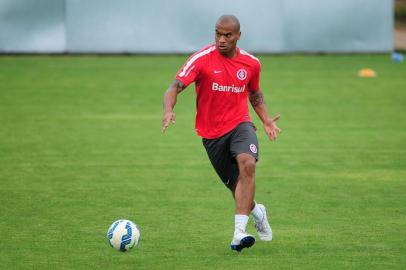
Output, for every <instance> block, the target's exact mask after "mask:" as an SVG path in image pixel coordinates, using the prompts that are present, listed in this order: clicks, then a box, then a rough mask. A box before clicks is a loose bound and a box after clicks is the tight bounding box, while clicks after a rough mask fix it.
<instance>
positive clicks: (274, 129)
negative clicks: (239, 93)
mask: <svg viewBox="0 0 406 270" xmlns="http://www.w3.org/2000/svg"><path fill="white" fill-rule="evenodd" d="M248 97H249V100H250V103H251V105H252V107H253V108H254V110H255V112H256V113H257V115H258V117H259V118H260V119H261V121H262V123H263V125H264V129H265V132H266V134H267V135H268V137H269V139H271V140H272V141H273V140H275V139H276V138H277V137H278V135H279V133H280V132H281V130H280V128H278V126H277V125H276V121H277V120H278V119H279V118H280V117H281V116H280V114H278V115H276V116H275V117H273V118H271V117H269V116H268V112H267V109H266V104H265V98H264V94H263V93H262V91H261V89H258V90H256V91H248Z"/></svg>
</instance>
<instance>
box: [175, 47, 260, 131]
mask: <svg viewBox="0 0 406 270" xmlns="http://www.w3.org/2000/svg"><path fill="white" fill-rule="evenodd" d="M260 70H261V65H260V62H259V60H258V59H257V58H256V57H254V56H252V55H251V54H249V53H247V52H245V51H244V50H241V49H239V48H237V54H236V56H235V57H233V58H227V57H224V56H223V55H221V54H220V52H218V50H217V49H216V46H215V45H211V46H208V47H206V48H203V49H202V50H200V51H198V52H196V53H195V54H193V55H192V56H191V57H190V58H189V59H188V60H187V62H186V63H185V65H184V66H183V67H182V68H181V69H180V70H179V71H178V73H177V74H176V79H177V80H179V81H181V82H182V83H183V84H184V85H185V86H188V85H189V84H191V83H192V82H195V87H196V99H197V102H196V105H197V113H196V132H197V134H198V135H199V136H201V137H203V138H206V139H214V138H218V137H221V136H222V135H224V134H226V133H227V132H229V131H231V130H232V129H234V128H235V127H236V126H237V125H238V124H240V123H241V122H249V121H251V118H250V116H249V110H248V91H257V90H258V89H259V74H260Z"/></svg>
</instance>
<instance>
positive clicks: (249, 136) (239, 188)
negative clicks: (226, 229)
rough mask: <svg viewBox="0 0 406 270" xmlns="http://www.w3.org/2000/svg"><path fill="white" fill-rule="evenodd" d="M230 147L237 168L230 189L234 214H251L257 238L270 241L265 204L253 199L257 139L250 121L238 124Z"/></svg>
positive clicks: (246, 218) (270, 234) (246, 215)
mask: <svg viewBox="0 0 406 270" xmlns="http://www.w3.org/2000/svg"><path fill="white" fill-rule="evenodd" d="M230 149H231V152H232V153H233V156H234V157H235V159H236V161H237V163H238V168H239V177H238V180H237V182H236V185H235V187H234V189H232V193H233V196H234V199H235V203H236V215H239V214H242V215H243V216H245V218H244V219H245V220H248V215H249V214H251V215H252V217H253V218H254V222H255V228H256V230H257V232H258V235H259V238H260V239H261V240H265V241H270V240H272V230H271V227H270V225H269V222H268V219H267V215H266V209H265V206H264V205H262V204H257V203H256V202H255V201H254V198H255V165H256V161H257V160H258V140H257V137H256V132H255V127H254V126H253V124H252V123H242V124H240V125H239V126H238V128H237V129H236V130H235V133H234V136H233V138H232V144H231V147H230ZM236 227H237V226H236ZM237 230H238V229H236V231H237Z"/></svg>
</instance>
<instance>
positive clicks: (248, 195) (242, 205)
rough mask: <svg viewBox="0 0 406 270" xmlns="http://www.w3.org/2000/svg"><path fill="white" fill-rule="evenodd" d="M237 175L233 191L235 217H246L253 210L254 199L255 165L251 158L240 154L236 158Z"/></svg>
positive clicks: (248, 155) (253, 159)
mask: <svg viewBox="0 0 406 270" xmlns="http://www.w3.org/2000/svg"><path fill="white" fill-rule="evenodd" d="M235 159H236V160H237V164H238V169H239V175H238V180H237V184H236V187H235V191H234V199H235V213H236V215H246V216H248V215H249V214H250V213H251V210H252V209H253V208H254V206H255V203H254V197H255V163H256V160H255V158H254V157H253V156H251V155H250V154H246V153H241V154H239V155H237V156H236V158H235Z"/></svg>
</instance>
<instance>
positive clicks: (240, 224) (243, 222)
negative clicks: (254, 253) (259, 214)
mask: <svg viewBox="0 0 406 270" xmlns="http://www.w3.org/2000/svg"><path fill="white" fill-rule="evenodd" d="M248 219H249V216H246V215H235V227H234V234H235V233H237V232H245V230H246V228H247V223H248Z"/></svg>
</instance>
